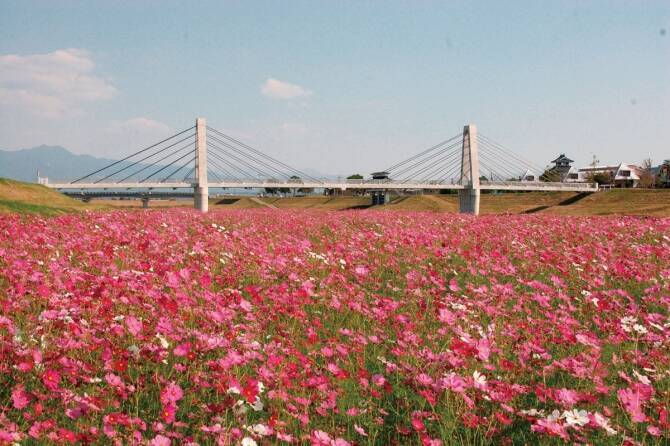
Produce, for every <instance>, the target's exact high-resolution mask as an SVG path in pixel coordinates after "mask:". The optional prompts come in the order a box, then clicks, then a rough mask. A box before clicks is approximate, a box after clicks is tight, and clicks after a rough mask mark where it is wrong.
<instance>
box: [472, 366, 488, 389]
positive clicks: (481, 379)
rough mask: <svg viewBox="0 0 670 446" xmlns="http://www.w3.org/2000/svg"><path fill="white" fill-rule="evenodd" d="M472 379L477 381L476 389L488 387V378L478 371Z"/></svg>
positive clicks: (473, 374)
mask: <svg viewBox="0 0 670 446" xmlns="http://www.w3.org/2000/svg"><path fill="white" fill-rule="evenodd" d="M472 378H474V380H475V387H478V388H479V387H485V386H486V376H484V375H482V374H481V373H479V372H478V371H477V370H475V371H474V372H473V373H472Z"/></svg>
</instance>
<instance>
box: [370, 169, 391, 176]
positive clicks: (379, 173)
mask: <svg viewBox="0 0 670 446" xmlns="http://www.w3.org/2000/svg"><path fill="white" fill-rule="evenodd" d="M370 175H371V176H372V178H388V176H389V175H391V173H390V172H385V171H381V172H372V173H371V174H370Z"/></svg>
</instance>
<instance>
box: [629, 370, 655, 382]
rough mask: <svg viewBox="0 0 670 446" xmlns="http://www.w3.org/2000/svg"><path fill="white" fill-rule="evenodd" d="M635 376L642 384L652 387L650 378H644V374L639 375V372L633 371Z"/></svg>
mask: <svg viewBox="0 0 670 446" xmlns="http://www.w3.org/2000/svg"><path fill="white" fill-rule="evenodd" d="M633 375H635V377H636V378H637V379H638V380H639V381H640V382H641V383H642V384H646V385H648V386H649V385H651V381H650V380H649V378H647V377H646V376H644V375H643V374H642V373H638V371H637V370H633Z"/></svg>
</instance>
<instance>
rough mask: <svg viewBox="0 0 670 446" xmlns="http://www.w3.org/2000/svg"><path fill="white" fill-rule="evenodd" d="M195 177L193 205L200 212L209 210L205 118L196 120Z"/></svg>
mask: <svg viewBox="0 0 670 446" xmlns="http://www.w3.org/2000/svg"><path fill="white" fill-rule="evenodd" d="M195 179H196V186H195V188H194V190H193V205H194V207H195V208H196V209H198V210H199V211H200V212H203V213H205V212H207V211H208V210H209V183H208V181H207V123H206V122H205V118H197V119H196V120H195Z"/></svg>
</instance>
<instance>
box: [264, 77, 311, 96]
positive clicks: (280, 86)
mask: <svg viewBox="0 0 670 446" xmlns="http://www.w3.org/2000/svg"><path fill="white" fill-rule="evenodd" d="M261 93H262V94H263V95H264V96H267V97H268V98H272V99H294V98H302V97H307V96H311V95H312V92H311V91H309V90H307V89H306V88H304V87H301V86H300V85H296V84H291V83H289V82H284V81H280V80H278V79H273V78H269V79H268V80H266V81H265V82H264V83H263V85H261Z"/></svg>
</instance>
